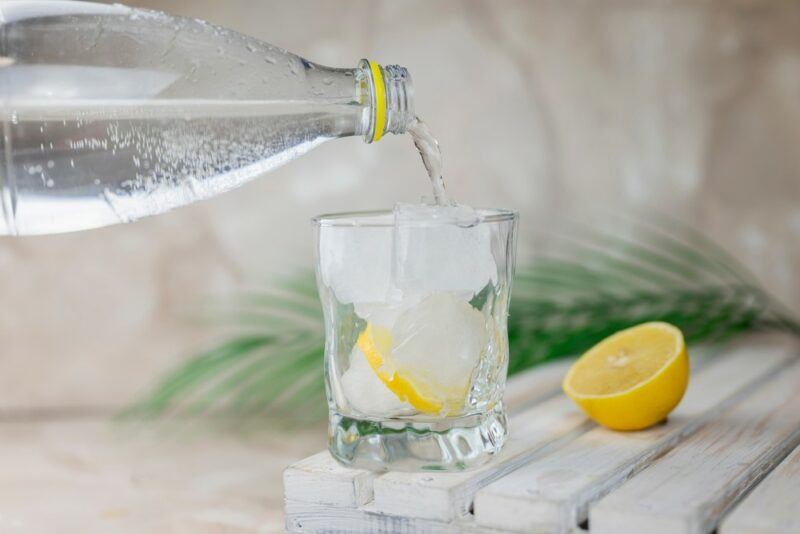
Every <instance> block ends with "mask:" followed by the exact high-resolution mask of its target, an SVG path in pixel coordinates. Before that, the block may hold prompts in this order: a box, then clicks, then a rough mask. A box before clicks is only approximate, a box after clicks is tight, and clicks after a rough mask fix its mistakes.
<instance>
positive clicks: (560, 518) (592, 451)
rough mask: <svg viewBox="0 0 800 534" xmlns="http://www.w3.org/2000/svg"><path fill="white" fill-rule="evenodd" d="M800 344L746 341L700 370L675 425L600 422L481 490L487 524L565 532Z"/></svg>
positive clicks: (479, 515) (478, 506)
mask: <svg viewBox="0 0 800 534" xmlns="http://www.w3.org/2000/svg"><path fill="white" fill-rule="evenodd" d="M795 354H796V345H795V344H794V343H786V342H783V343H774V342H770V343H767V344H764V343H762V344H760V345H756V346H753V345H746V346H743V347H739V348H736V349H734V350H731V351H729V352H728V353H727V354H726V355H725V356H724V357H722V358H719V359H718V360H717V361H714V362H712V363H710V364H708V365H706V366H705V367H703V368H702V370H700V371H698V372H697V374H696V375H695V376H693V377H692V379H691V381H690V386H689V390H688V391H687V393H686V396H685V398H684V399H683V401H682V402H681V404H680V405H679V407H678V408H677V409H676V410H675V412H674V413H673V414H672V415H671V416H670V419H669V421H668V423H667V424H665V425H661V426H658V427H655V428H652V429H650V430H647V431H643V432H630V433H622V432H613V431H610V430H606V429H604V428H599V427H598V428H595V429H593V430H591V431H589V432H587V433H586V434H584V435H582V436H580V437H579V438H577V439H576V440H574V441H572V442H570V443H568V444H567V445H565V446H564V447H563V448H561V449H559V450H558V451H556V452H554V453H553V454H550V455H548V456H546V457H543V458H541V459H539V460H537V461H535V462H532V463H530V464H528V465H527V466H525V467H522V468H520V469H519V470H517V471H515V472H514V473H511V474H509V475H508V476H506V477H503V478H502V479H500V480H498V481H496V482H493V483H492V484H490V485H489V486H487V487H486V488H484V489H482V490H480V491H479V492H478V493H477V495H476V499H475V520H476V521H477V522H478V523H479V524H483V525H486V526H492V527H500V528H505V529H508V530H517V531H530V530H533V529H542V530H561V529H566V528H569V527H576V526H577V525H578V524H579V523H580V522H581V521H583V520H584V519H585V518H586V514H587V506H588V503H590V502H592V501H594V500H596V499H598V498H600V497H602V496H603V495H605V494H606V493H608V492H609V491H610V490H611V489H613V488H614V487H615V486H618V485H619V484H621V483H622V482H624V481H625V480H627V479H628V478H630V477H631V476H632V475H633V474H635V473H637V472H639V471H640V470H642V469H644V468H645V467H647V466H648V465H649V464H650V463H651V462H652V461H654V459H656V458H658V457H659V456H660V455H662V454H663V453H664V452H665V451H667V450H669V449H670V448H672V447H673V446H675V444H677V443H678V442H679V441H680V440H682V439H684V438H685V437H686V436H688V435H689V434H691V433H692V432H694V431H696V430H697V428H698V427H699V426H700V425H701V424H702V423H704V422H706V421H708V420H709V419H711V418H712V417H713V416H714V415H716V414H718V413H719V412H720V411H722V409H724V408H725V407H726V406H729V405H730V404H731V403H732V402H734V401H735V400H736V399H737V398H740V397H741V396H742V395H744V394H746V393H747V392H748V391H750V390H752V388H753V386H754V385H757V384H760V383H763V382H764V380H767V379H769V378H770V377H771V376H772V375H773V374H774V373H775V372H776V371H777V370H779V369H781V368H782V367H785V366H786V365H787V363H788V362H791V361H794V359H795Z"/></svg>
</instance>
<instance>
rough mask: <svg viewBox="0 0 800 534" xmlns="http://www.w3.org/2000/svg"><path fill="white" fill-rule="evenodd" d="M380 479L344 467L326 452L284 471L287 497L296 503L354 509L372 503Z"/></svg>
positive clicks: (370, 474)
mask: <svg viewBox="0 0 800 534" xmlns="http://www.w3.org/2000/svg"><path fill="white" fill-rule="evenodd" d="M376 476H377V474H376V473H372V472H370V471H366V470H363V469H349V468H346V467H343V466H342V465H340V464H339V463H338V462H336V460H334V459H333V458H332V457H331V455H330V454H328V451H323V452H321V453H319V454H315V455H314V456H310V457H308V458H306V459H305V460H301V461H299V462H297V463H295V464H292V465H291V466H289V467H288V468H287V469H286V470H285V471H284V472H283V494H284V498H285V499H287V500H291V501H295V502H306V503H315V504H325V505H331V506H343V507H352V508H354V507H357V506H359V505H362V504H365V503H367V502H369V501H371V500H372V481H373V480H374V479H375V477H376Z"/></svg>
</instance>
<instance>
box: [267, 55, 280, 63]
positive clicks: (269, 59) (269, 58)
mask: <svg viewBox="0 0 800 534" xmlns="http://www.w3.org/2000/svg"><path fill="white" fill-rule="evenodd" d="M264 61H266V62H267V63H269V64H270V65H274V64H275V63H277V62H278V61H277V60H276V59H275V58H274V57H272V56H264Z"/></svg>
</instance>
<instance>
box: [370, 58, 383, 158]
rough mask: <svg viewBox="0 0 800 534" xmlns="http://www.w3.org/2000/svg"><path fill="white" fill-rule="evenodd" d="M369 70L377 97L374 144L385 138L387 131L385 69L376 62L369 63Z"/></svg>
mask: <svg viewBox="0 0 800 534" xmlns="http://www.w3.org/2000/svg"><path fill="white" fill-rule="evenodd" d="M367 63H369V70H370V72H371V73H372V91H373V94H374V97H375V100H374V102H375V110H374V113H375V122H374V125H375V126H374V128H373V134H372V142H373V143H374V142H375V141H378V140H379V139H380V138H381V137H383V132H384V131H385V129H386V84H385V83H384V81H383V69H381V66H380V65H378V64H377V63H375V62H374V61H369V60H368V61H367Z"/></svg>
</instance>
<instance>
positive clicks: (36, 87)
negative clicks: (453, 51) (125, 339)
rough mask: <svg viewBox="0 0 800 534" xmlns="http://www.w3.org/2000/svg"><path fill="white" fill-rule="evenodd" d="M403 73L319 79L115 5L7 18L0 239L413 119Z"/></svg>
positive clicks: (0, 39)
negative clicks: (331, 140)
mask: <svg viewBox="0 0 800 534" xmlns="http://www.w3.org/2000/svg"><path fill="white" fill-rule="evenodd" d="M412 96H413V94H412V85H411V80H410V77H409V75H408V72H407V71H406V69H404V68H402V67H399V66H386V67H382V66H379V65H377V64H376V63H373V62H371V61H367V60H361V62H360V63H359V65H358V67H356V68H351V69H338V68H330V67H324V66H321V65H317V64H315V63H312V62H310V61H307V60H305V59H303V58H301V57H298V56H296V55H294V54H292V53H290V52H287V51H286V50H283V49H281V48H277V47H275V46H272V45H269V44H266V43H263V42H261V41H258V40H256V39H253V38H251V37H248V36H245V35H242V34H239V33H236V32H234V31H231V30H227V29H224V28H220V27H218V26H214V25H211V24H208V23H205V22H202V21H199V20H191V19H186V18H180V17H173V16H169V15H166V14H164V13H160V12H155V11H148V10H141V9H133V8H129V7H126V6H122V5H119V4H115V5H102V4H95V3H88V2H72V1H43V2H4V3H1V4H0V115H1V116H2V117H1V118H2V128H3V135H2V136H1V137H0V154H1V155H0V158H2V160H0V161H1V164H0V193H1V195H2V203H1V204H2V205H1V206H0V215H2V216H0V234H14V235H30V234H45V233H60V232H70V231H76V230H83V229H88V228H96V227H100V226H105V225H109V224H113V223H119V222H128V221H133V220H136V219H139V218H141V217H145V216H148V215H154V214H157V213H162V212H165V211H167V210H169V209H172V208H174V207H177V206H182V205H185V204H189V203H191V202H194V201H196V200H200V199H204V198H208V197H211V196H214V195H217V194H219V193H222V192H224V191H228V190H230V189H233V188H235V187H238V186H240V185H242V184H244V183H245V182H247V181H249V180H251V179H253V178H255V177H257V176H259V175H261V174H263V173H265V172H267V171H270V170H272V169H274V168H276V167H278V166H280V165H282V164H284V163H286V162H287V161H290V160H292V159H294V158H296V157H298V156H300V155H302V154H304V153H306V152H307V151H309V150H310V149H312V148H313V147H315V146H317V145H319V144H320V143H323V142H324V141H327V140H329V139H335V138H338V137H345V136H353V135H358V136H363V138H364V140H365V141H366V142H368V143H370V142H373V141H377V140H379V139H380V138H381V137H382V136H383V135H384V134H385V133H395V134H399V133H404V132H405V131H406V130H407V128H408V127H409V125H410V124H411V122H412V121H413V119H414V111H413V99H412Z"/></svg>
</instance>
